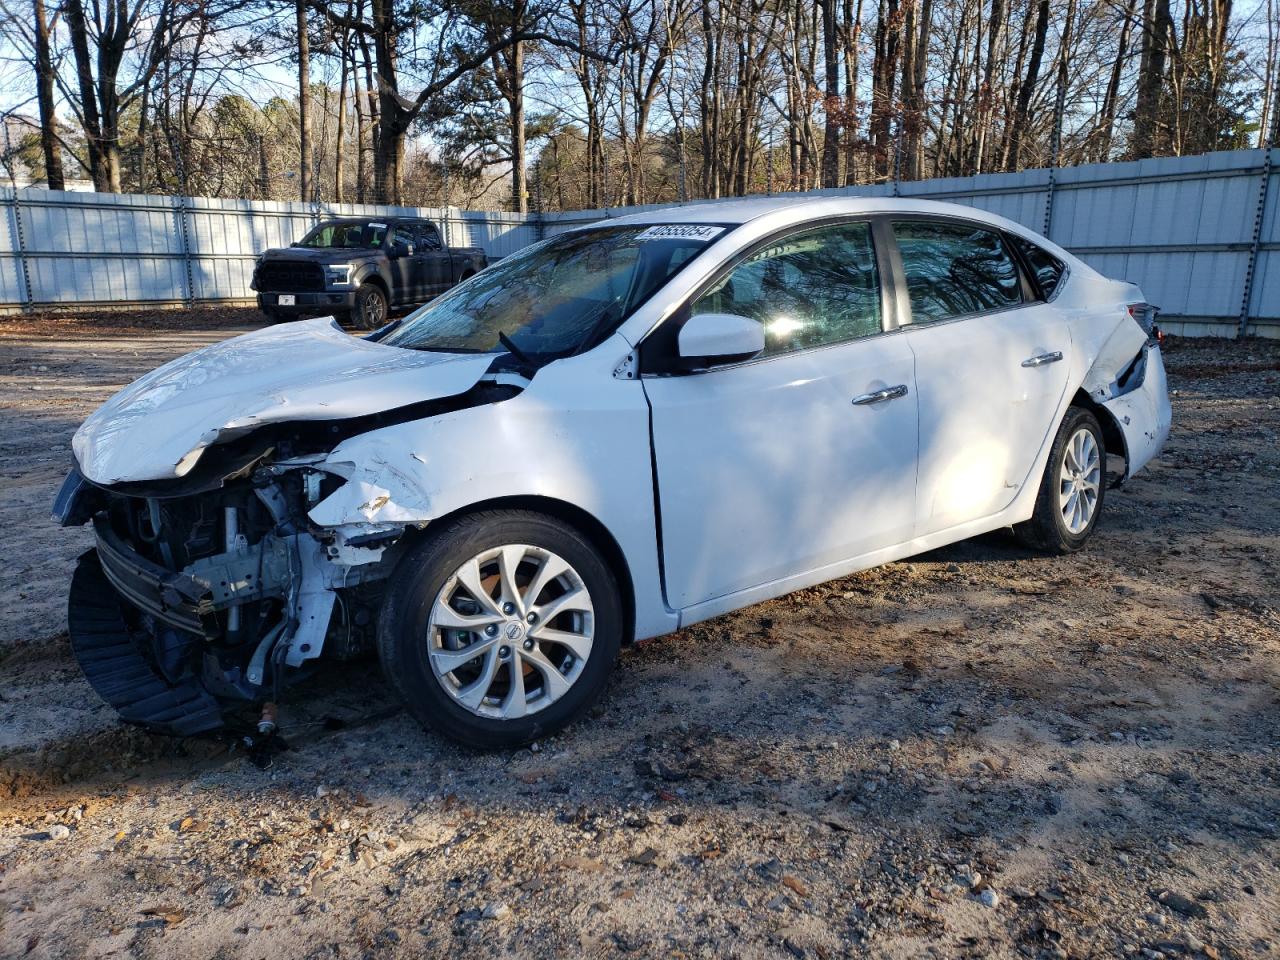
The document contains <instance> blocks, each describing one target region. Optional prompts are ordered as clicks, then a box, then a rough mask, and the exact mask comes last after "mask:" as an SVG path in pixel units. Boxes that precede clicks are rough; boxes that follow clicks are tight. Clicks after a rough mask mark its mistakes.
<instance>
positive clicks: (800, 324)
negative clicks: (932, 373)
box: [642, 221, 917, 617]
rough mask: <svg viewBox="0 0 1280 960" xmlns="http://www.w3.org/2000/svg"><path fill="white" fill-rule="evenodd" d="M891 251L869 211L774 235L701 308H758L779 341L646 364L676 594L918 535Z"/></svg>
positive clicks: (773, 588) (703, 596)
mask: <svg viewBox="0 0 1280 960" xmlns="http://www.w3.org/2000/svg"><path fill="white" fill-rule="evenodd" d="M879 253H881V252H880V251H877V249H876V246H875V245H874V244H873V242H872V229H871V224H870V223H869V222H867V221H855V222H847V223H840V224H834V225H829V226H824V227H819V228H809V229H808V230H803V231H799V232H796V233H792V234H790V235H787V236H784V237H781V238H779V239H776V240H771V241H769V242H768V245H767V246H766V247H765V248H763V249H761V250H758V251H757V252H755V253H754V254H753V255H751V256H750V257H748V258H747V259H746V260H744V261H742V262H741V263H740V264H738V265H737V266H736V267H734V268H733V269H732V270H730V271H728V272H727V273H726V274H724V275H723V276H722V277H721V278H720V279H719V280H718V281H716V282H714V283H713V284H712V286H711V287H710V288H709V289H708V290H707V291H706V292H704V293H703V294H701V295H700V296H699V297H698V298H697V299H696V300H695V301H694V302H693V304H692V305H691V307H690V308H689V312H690V314H697V313H704V312H705V313H734V314H737V315H740V316H747V317H750V318H751V319H753V320H756V321H757V322H759V323H761V324H762V325H763V326H764V328H765V342H766V347H765V350H764V352H763V353H762V354H760V355H759V356H757V357H755V358H753V359H751V360H748V361H746V362H741V363H731V364H726V365H723V366H718V367H713V368H711V369H705V370H699V371H693V372H684V373H681V372H677V371H675V370H672V371H670V372H661V371H659V372H653V373H649V374H646V375H644V376H643V378H642V383H643V385H644V388H645V393H646V395H647V397H648V400H649V404H650V408H651V410H652V424H653V427H652V429H653V446H654V456H655V461H656V476H657V486H658V501H659V506H660V513H661V533H662V538H661V542H662V552H663V561H664V571H665V585H666V591H667V598H668V602H669V603H670V605H671V606H673V607H676V608H679V609H682V610H686V611H688V608H691V607H698V605H700V604H708V603H712V602H713V601H716V600H717V599H718V598H724V597H729V596H731V595H733V594H738V593H742V592H743V591H752V589H753V588H761V589H759V590H757V591H756V594H757V596H761V595H772V594H774V593H780V592H784V591H785V590H786V589H793V588H794V587H796V586H800V585H801V581H806V582H817V581H820V580H823V579H827V576H826V575H825V574H824V573H823V571H824V570H826V569H827V568H831V571H832V572H831V575H836V573H838V572H839V571H838V569H836V568H838V567H839V566H840V565H841V564H842V563H845V562H847V561H848V560H850V559H851V558H854V557H858V556H861V555H863V554H867V553H870V552H873V551H875V550H878V549H882V548H885V547H890V546H893V545H895V544H898V543H900V542H902V541H904V540H909V539H910V537H911V531H912V522H913V515H914V497H915V473H916V455H917V411H916V395H915V374H914V362H915V361H914V357H913V355H912V352H911V348H910V346H909V345H908V344H907V343H906V341H905V338H903V337H901V336H899V335H897V334H894V333H884V332H883V330H884V325H883V317H884V316H885V301H884V297H883V293H882V289H881V283H880V277H881V276H882V275H883V274H884V272H885V271H884V268H883V265H882V264H883V260H882V258H881V256H878V254H879ZM677 317H678V315H677ZM673 319H676V318H673ZM659 329H660V330H661V328H659ZM642 357H644V354H643V352H642ZM644 362H645V364H646V366H647V365H648V359H647V358H646V359H645V360H644ZM754 598H755V597H752V596H751V595H750V594H748V596H747V597H744V598H742V599H744V600H746V601H747V602H750V600H751V599H754ZM733 605H736V604H733ZM713 606H717V609H719V608H725V607H727V606H729V604H723V603H721V604H719V605H716V604H713ZM710 612H716V611H715V610H712V611H710ZM692 616H694V617H696V616H697V611H694V612H693V613H692Z"/></svg>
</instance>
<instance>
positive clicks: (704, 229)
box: [636, 223, 724, 240]
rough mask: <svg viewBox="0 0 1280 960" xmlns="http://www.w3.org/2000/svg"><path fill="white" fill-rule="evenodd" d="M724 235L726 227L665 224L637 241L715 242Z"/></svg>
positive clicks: (642, 234)
mask: <svg viewBox="0 0 1280 960" xmlns="http://www.w3.org/2000/svg"><path fill="white" fill-rule="evenodd" d="M722 233H724V227H712V226H708V225H707V224H705V223H664V224H662V225H661V226H657V227H650V228H649V229H648V230H646V231H644V232H643V233H641V234H640V235H639V236H637V237H636V239H637V240H714V239H715V238H716V237H718V236H720V234H722Z"/></svg>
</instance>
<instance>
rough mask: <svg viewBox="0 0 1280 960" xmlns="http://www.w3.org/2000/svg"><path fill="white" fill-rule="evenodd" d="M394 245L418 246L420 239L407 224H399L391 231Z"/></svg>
mask: <svg viewBox="0 0 1280 960" xmlns="http://www.w3.org/2000/svg"><path fill="white" fill-rule="evenodd" d="M391 242H392V243H404V244H408V245H410V246H415V247H416V246H417V245H418V237H417V235H416V234H415V233H414V230H413V227H412V226H411V225H409V224H407V223H397V224H396V226H395V229H394V230H392V231H391Z"/></svg>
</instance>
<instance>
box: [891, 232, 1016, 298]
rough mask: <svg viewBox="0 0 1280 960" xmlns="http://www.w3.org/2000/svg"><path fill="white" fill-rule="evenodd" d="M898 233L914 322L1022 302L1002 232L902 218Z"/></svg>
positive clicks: (1014, 270) (1014, 265) (895, 234)
mask: <svg viewBox="0 0 1280 960" xmlns="http://www.w3.org/2000/svg"><path fill="white" fill-rule="evenodd" d="M893 235H894V237H896V238H897V241H898V250H899V251H900V252H901V254H902V272H903V274H904V276H905V279H906V281H907V293H908V295H909V296H910V298H911V321H912V323H934V322H937V321H939V320H950V319H952V318H953V317H964V316H968V315H969V314H973V313H985V312H986V311H988V310H998V309H1000V308H1001V307H1010V306H1014V305H1016V304H1018V303H1021V302H1022V291H1021V287H1020V283H1019V278H1018V268H1017V265H1016V264H1015V263H1014V261H1013V257H1012V256H1011V255H1010V252H1009V250H1008V249H1007V248H1006V247H1005V245H1004V242H1003V241H1002V240H1001V239H1000V234H998V233H996V232H994V231H992V230H985V229H983V228H982V227H978V226H970V225H968V224H963V223H934V222H930V221H927V220H902V221H898V222H897V223H894V225H893Z"/></svg>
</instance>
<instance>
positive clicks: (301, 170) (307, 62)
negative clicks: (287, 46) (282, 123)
mask: <svg viewBox="0 0 1280 960" xmlns="http://www.w3.org/2000/svg"><path fill="white" fill-rule="evenodd" d="M295 4H296V7H297V11H296V12H297V21H298V191H299V194H300V196H301V199H302V201H303V203H306V202H307V201H308V200H311V199H312V197H313V191H312V188H311V42H310V40H309V39H308V38H307V3H306V0H295Z"/></svg>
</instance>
